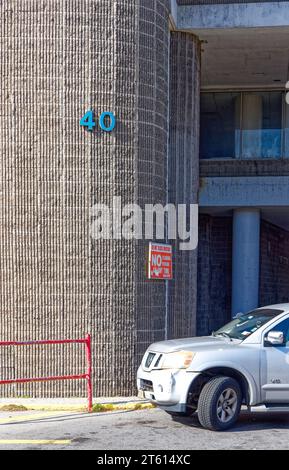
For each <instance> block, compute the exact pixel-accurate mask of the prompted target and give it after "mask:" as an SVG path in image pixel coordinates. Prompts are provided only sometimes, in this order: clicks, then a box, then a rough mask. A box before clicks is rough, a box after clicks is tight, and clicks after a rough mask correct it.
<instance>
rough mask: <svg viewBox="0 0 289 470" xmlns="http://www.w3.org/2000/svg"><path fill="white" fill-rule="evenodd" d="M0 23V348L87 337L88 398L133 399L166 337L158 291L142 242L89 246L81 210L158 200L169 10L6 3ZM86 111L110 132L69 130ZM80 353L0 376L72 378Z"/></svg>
mask: <svg viewBox="0 0 289 470" xmlns="http://www.w3.org/2000/svg"><path fill="white" fill-rule="evenodd" d="M0 12H1V20H0V24H1V33H0V34H1V54H2V56H1V65H0V67H1V78H2V84H1V92H0V93H1V95H0V100H1V126H0V128H1V140H0V141H1V189H0V194H1V207H0V213H1V225H0V255H1V259H0V263H1V284H0V286H1V287H0V288H1V291H0V293H1V294H0V295H1V297H0V299H1V300H0V309H1V311H0V314H1V316H0V335H1V339H3V340H4V339H18V340H26V339H34V338H35V339H42V338H59V337H60V338H62V337H64V338H67V337H72V338H77V337H80V336H83V335H84V334H85V333H86V332H88V331H89V332H91V334H92V337H93V370H94V393H95V395H112V394H123V395H126V394H130V393H132V392H133V390H134V387H135V370H136V367H137V365H138V361H139V357H140V355H141V354H142V352H143V350H144V349H145V347H146V346H147V344H148V343H149V342H151V341H152V340H155V339H162V338H163V335H164V322H165V319H164V312H165V310H164V309H165V286H164V284H147V283H145V282H144V279H145V277H144V259H145V256H144V250H145V247H144V246H143V244H141V243H138V244H137V243H136V242H134V241H111V242H106V241H91V239H90V236H89V227H90V224H91V222H92V221H93V218H91V217H90V207H91V206H92V205H93V204H94V203H97V202H98V203H106V204H109V203H111V200H112V196H113V195H116V196H122V198H123V202H126V203H128V202H136V201H138V202H144V201H147V202H162V201H163V202H164V200H165V194H166V157H167V146H166V142H167V104H168V103H167V102H168V89H167V87H168V38H169V32H168V4H167V0H102V1H97V0H69V1H66V0H58V1H57V0H49V1H47V0H26V1H25V2H24V1H22V0H4V1H3V2H1V7H0ZM91 108H92V109H95V111H96V113H100V112H102V111H105V110H109V111H113V112H115V114H116V116H117V127H116V130H115V131H114V133H113V134H105V133H101V132H100V131H98V130H97V131H95V133H93V134H90V133H88V132H86V131H84V130H83V129H82V128H80V127H79V119H80V117H81V116H82V115H83V114H84V112H85V111H87V110H88V109H91ZM79 352H82V349H81V348H76V347H72V348H69V347H64V348H62V349H60V348H51V349H49V350H48V348H44V347H43V348H41V349H40V348H37V349H35V348H33V352H32V353H31V354H30V355H29V354H28V353H27V350H26V354H24V351H23V350H21V351H20V350H16V349H15V350H14V349H13V350H12V351H11V350H9V352H8V351H4V352H1V377H7V378H9V377H14V376H21V375H26V376H27V375H42V374H46V373H53V374H59V373H62V372H67V371H68V369H69V371H71V372H73V373H76V372H78V371H80V370H81V369H82V368H83V365H84V355H83V354H80V355H79V354H78V353H79ZM136 353H137V354H136ZM24 358H25V359H24ZM83 393H84V385H83V384H80V383H78V382H74V383H72V382H67V383H55V384H42V385H27V386H23V387H22V386H19V387H18V386H17V387H7V388H6V389H5V388H2V389H1V395H13V394H14V395H19V394H26V395H30V396H32V395H37V396H57V395H63V396H73V395H79V394H83Z"/></svg>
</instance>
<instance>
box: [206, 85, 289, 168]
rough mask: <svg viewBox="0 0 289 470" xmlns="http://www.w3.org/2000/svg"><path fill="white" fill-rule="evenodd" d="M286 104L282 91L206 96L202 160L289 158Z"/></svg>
mask: <svg viewBox="0 0 289 470" xmlns="http://www.w3.org/2000/svg"><path fill="white" fill-rule="evenodd" d="M285 104H286V103H285V96H284V93H283V92H281V91H271V92H270V91H254V92H253V91H252V92H250V91H245V92H204V93H202V97H201V139H200V158H206V159H216V158H220V159H227V158H236V159H244V160H254V159H280V158H289V126H288V125H287V124H289V106H287V107H286V106H285ZM287 108H288V109H287ZM287 114H288V116H287Z"/></svg>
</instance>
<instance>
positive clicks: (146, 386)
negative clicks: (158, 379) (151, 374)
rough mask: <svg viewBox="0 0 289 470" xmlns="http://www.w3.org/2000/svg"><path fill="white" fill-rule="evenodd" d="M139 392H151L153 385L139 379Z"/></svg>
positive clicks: (148, 381)
mask: <svg viewBox="0 0 289 470" xmlns="http://www.w3.org/2000/svg"><path fill="white" fill-rule="evenodd" d="M140 390H143V391H144V392H153V391H154V387H153V383H152V382H151V381H150V380H145V379H140Z"/></svg>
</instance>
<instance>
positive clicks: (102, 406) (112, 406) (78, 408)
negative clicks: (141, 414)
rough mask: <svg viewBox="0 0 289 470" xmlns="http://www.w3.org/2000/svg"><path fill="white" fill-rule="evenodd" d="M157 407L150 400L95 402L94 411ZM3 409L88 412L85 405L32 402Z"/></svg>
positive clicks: (2, 408)
mask: <svg viewBox="0 0 289 470" xmlns="http://www.w3.org/2000/svg"><path fill="white" fill-rule="evenodd" d="M152 408H155V405H154V404H153V403H149V402H128V403H94V405H93V413H107V412H112V411H136V410H145V409H152ZM1 411H2V412H3V411H11V412H13V411H17V412H19V411H70V412H86V411H87V407H86V406H85V405H57V404H55V405H53V404H50V405H45V404H43V405H42V404H41V405H37V404H35V405H33V404H31V403H29V404H28V403H25V404H21V405H20V404H15V403H13V402H12V403H7V404H5V405H4V404H3V405H0V412H1Z"/></svg>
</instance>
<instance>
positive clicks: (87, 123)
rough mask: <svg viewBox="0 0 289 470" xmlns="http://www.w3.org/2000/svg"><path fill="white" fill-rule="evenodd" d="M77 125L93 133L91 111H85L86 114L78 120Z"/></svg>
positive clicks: (93, 124)
mask: <svg viewBox="0 0 289 470" xmlns="http://www.w3.org/2000/svg"><path fill="white" fill-rule="evenodd" d="M79 124H80V125H81V126H84V127H87V129H88V130H89V131H93V128H94V127H95V126H96V124H95V121H94V115H93V111H87V113H85V115H84V116H83V117H82V118H81V119H80V121H79Z"/></svg>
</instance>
